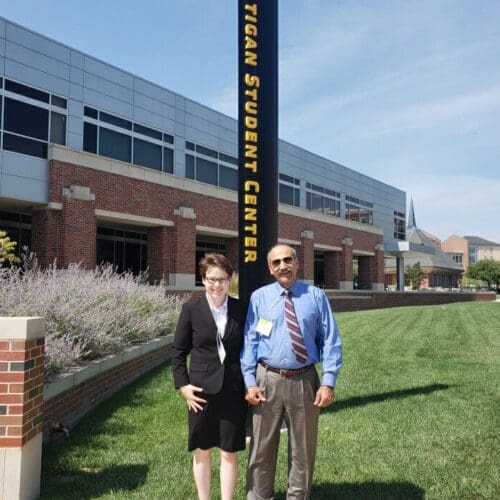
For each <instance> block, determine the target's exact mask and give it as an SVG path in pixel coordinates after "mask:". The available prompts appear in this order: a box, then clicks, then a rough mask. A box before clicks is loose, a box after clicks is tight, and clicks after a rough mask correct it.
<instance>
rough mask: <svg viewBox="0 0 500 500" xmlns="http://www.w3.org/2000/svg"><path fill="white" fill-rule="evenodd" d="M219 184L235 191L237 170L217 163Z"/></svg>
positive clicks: (236, 187)
mask: <svg viewBox="0 0 500 500" xmlns="http://www.w3.org/2000/svg"><path fill="white" fill-rule="evenodd" d="M219 186H221V187H224V188H227V189H234V190H235V191H236V190H237V189H238V171H237V170H236V169H234V168H229V167H225V166H224V165H219Z"/></svg>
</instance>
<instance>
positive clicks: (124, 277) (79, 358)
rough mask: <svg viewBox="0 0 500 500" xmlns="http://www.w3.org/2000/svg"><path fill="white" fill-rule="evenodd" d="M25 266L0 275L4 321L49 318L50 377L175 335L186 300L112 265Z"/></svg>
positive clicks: (30, 259) (29, 262)
mask: <svg viewBox="0 0 500 500" xmlns="http://www.w3.org/2000/svg"><path fill="white" fill-rule="evenodd" d="M24 263H25V268H24V270H20V269H19V268H12V267H11V268H1V269H0V316H43V317H45V320H46V337H45V354H46V360H45V370H46V374H47V376H52V375H55V374H57V373H59V372H61V371H63V370H67V369H69V368H70V367H72V366H74V365H77V364H79V363H81V362H84V361H89V360H93V359H98V358H102V357H104V356H106V355H108V354H113V353H117V352H119V351H121V350H122V349H123V348H124V347H126V346H129V345H131V344H134V343H140V342H145V341H147V340H150V339H153V338H155V337H159V336H162V335H167V334H169V333H173V332H174V330H175V325H176V323H177V317H178V315H179V312H180V308H181V306H182V303H183V302H184V300H185V299H186V297H183V296H173V295H172V296H165V291H164V288H163V287H161V286H151V285H148V284H147V283H146V282H145V279H144V276H133V275H132V274H131V273H122V274H118V273H116V272H115V271H114V270H113V267H112V266H111V265H106V266H102V267H98V268H96V269H95V270H94V271H89V270H85V269H82V268H81V267H80V266H79V265H70V266H69V268H68V269H57V268H56V267H55V265H53V266H51V267H50V268H48V269H41V268H40V267H39V266H38V265H37V262H36V257H34V256H33V255H29V256H27V257H25V259H24Z"/></svg>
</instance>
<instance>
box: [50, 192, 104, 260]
mask: <svg viewBox="0 0 500 500" xmlns="http://www.w3.org/2000/svg"><path fill="white" fill-rule="evenodd" d="M60 231H61V235H62V241H61V244H62V252H61V257H60V262H59V265H60V266H61V267H68V265H69V264H71V263H76V262H81V265H82V267H84V268H86V269H94V268H95V266H96V237H97V223H96V218H95V195H94V194H93V193H91V192H90V188H88V187H84V186H74V185H72V186H70V187H69V188H63V210H62V220H61V228H60Z"/></svg>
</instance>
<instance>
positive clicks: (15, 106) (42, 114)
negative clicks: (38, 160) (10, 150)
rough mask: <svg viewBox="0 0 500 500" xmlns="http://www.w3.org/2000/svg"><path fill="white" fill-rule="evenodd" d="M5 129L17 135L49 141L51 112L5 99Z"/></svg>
mask: <svg viewBox="0 0 500 500" xmlns="http://www.w3.org/2000/svg"><path fill="white" fill-rule="evenodd" d="M3 126H4V129H5V130H8V131H10V132H15V133H16V134H22V135H27V136H29V137H34V138H36V139H42V140H44V141H46V140H47V136H48V129H49V112H48V110H46V109H42V108H39V107H38V106H32V105H31V104H26V103H24V102H20V101H16V100H14V99H9V98H8V97H6V98H5V112H4V125H3Z"/></svg>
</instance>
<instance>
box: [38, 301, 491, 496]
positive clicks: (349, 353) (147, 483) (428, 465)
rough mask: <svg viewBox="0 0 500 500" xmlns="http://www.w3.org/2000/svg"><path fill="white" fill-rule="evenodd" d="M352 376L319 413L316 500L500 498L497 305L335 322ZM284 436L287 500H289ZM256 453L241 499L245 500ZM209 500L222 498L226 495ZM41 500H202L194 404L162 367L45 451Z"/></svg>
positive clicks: (282, 474)
mask: <svg viewBox="0 0 500 500" xmlns="http://www.w3.org/2000/svg"><path fill="white" fill-rule="evenodd" d="M337 320H338V323H339V326H340V331H341V334H342V339H343V343H344V368H343V371H342V374H341V377H340V380H339V382H338V387H337V402H336V403H335V404H334V405H333V406H332V407H330V408H329V409H327V410H323V413H322V415H321V419H320V433H319V446H318V454H317V462H316V469H315V478H314V487H313V492H312V498H313V499H333V498H352V499H360V498H373V499H375V498H380V499H396V498H399V499H423V498H429V499H430V498H435V499H443V498H461V499H464V498H471V499H472V498H474V499H476V498H499V497H500V486H499V484H500V483H499V470H500V460H499V451H500V450H499V439H498V431H499V426H498V422H499V420H500V419H499V391H498V380H499V377H498V375H499V341H498V339H499V334H500V304H498V303H479V302H477V303H462V304H450V305H441V306H425V307H406V308H394V309H384V310H376V311H363V312H350V313H340V314H338V315H337ZM286 441H287V438H286V433H285V434H283V435H282V443H281V447H280V455H279V459H278V461H279V465H278V473H277V478H276V492H277V497H276V498H277V499H280V500H283V499H284V498H285V490H286ZM246 459H247V453H246V452H242V453H241V454H240V467H241V469H240V472H241V473H240V477H239V482H238V487H237V494H236V498H238V499H243V498H244V496H245V495H244V469H245V463H246ZM214 486H215V487H216V488H215V490H214V495H213V498H220V495H219V493H218V485H217V484H216V482H215V483H214ZM42 498H43V499H65V500H66V499H71V498H78V499H87V498H88V499H90V498H141V499H168V500H170V499H179V500H186V499H190V498H192V499H195V498H196V493H195V488H194V485H193V481H192V474H191V456H190V454H189V453H188V452H187V451H186V405H185V403H184V402H183V400H182V399H181V397H180V395H179V394H178V393H177V392H176V391H175V390H174V388H173V382H172V375H171V370H170V366H169V365H164V366H162V367H160V368H157V369H155V370H153V371H152V372H151V373H149V374H147V375H146V376H144V377H142V378H141V379H139V380H138V381H137V382H136V383H134V384H133V385H131V386H129V387H128V388H126V389H124V390H122V391H121V392H120V393H118V394H117V395H116V396H115V397H114V398H112V399H111V400H110V401H108V402H106V403H104V404H102V405H101V406H100V407H99V408H98V409H97V410H96V411H95V412H94V413H93V414H92V415H90V416H89V417H87V418H86V419H84V420H83V421H82V423H81V424H80V425H79V426H78V427H77V428H76V429H74V430H73V432H72V433H71V435H70V438H69V439H68V440H64V441H63V440H58V441H55V442H52V443H50V444H49V445H48V446H46V447H45V449H44V455H43V472H42Z"/></svg>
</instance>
